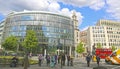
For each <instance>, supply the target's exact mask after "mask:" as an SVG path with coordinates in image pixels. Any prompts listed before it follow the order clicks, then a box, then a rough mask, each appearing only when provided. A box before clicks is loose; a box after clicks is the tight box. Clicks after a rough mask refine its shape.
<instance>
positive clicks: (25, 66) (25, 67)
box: [24, 54, 29, 69]
mask: <svg viewBox="0 0 120 69" xmlns="http://www.w3.org/2000/svg"><path fill="white" fill-rule="evenodd" d="M28 66H29V61H28V54H26V55H25V57H24V69H27V68H28Z"/></svg>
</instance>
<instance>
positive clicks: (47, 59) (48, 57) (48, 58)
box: [46, 55, 50, 66]
mask: <svg viewBox="0 0 120 69" xmlns="http://www.w3.org/2000/svg"><path fill="white" fill-rule="evenodd" d="M46 61H47V66H49V65H50V55H46Z"/></svg>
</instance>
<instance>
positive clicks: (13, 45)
mask: <svg viewBox="0 0 120 69" xmlns="http://www.w3.org/2000/svg"><path fill="white" fill-rule="evenodd" d="M17 46H18V38H17V37H15V36H9V37H7V38H6V39H5V41H4V42H3V43H2V47H3V48H4V49H5V50H11V51H17Z"/></svg>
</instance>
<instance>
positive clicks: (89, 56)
mask: <svg viewBox="0 0 120 69" xmlns="http://www.w3.org/2000/svg"><path fill="white" fill-rule="evenodd" d="M91 57H92V56H91V55H90V54H88V55H87V56H86V61H87V66H88V67H89V66H90V61H91Z"/></svg>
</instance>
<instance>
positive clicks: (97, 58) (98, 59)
mask: <svg viewBox="0 0 120 69" xmlns="http://www.w3.org/2000/svg"><path fill="white" fill-rule="evenodd" d="M96 60H97V65H98V66H99V62H100V56H96Z"/></svg>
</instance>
